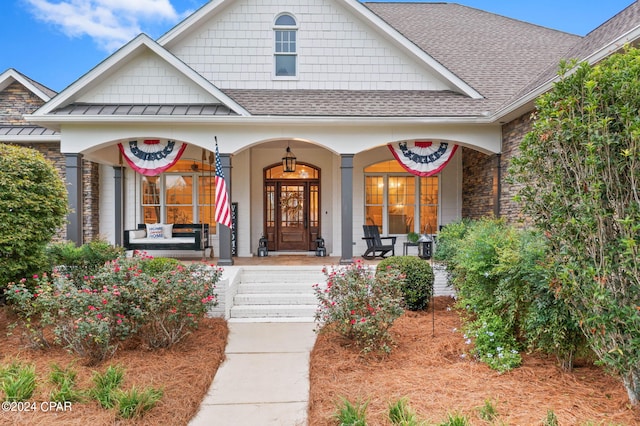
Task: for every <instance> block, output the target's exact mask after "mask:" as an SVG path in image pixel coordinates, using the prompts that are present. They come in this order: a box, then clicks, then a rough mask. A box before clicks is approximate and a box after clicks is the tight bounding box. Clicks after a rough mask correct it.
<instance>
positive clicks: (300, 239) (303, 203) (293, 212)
mask: <svg viewBox="0 0 640 426" xmlns="http://www.w3.org/2000/svg"><path fill="white" fill-rule="evenodd" d="M277 187H278V188H277V191H278V193H277V194H276V197H277V198H276V199H277V200H278V201H279V202H278V209H277V210H278V213H277V216H276V217H277V218H278V227H279V232H277V236H278V242H277V246H278V250H284V251H287V250H309V212H308V210H309V184H308V183H296V184H294V183H289V182H279V183H278V185H277Z"/></svg>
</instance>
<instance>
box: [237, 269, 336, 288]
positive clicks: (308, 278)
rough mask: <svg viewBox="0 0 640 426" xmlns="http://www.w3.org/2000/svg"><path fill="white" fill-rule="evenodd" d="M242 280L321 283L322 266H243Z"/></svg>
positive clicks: (247, 281)
mask: <svg viewBox="0 0 640 426" xmlns="http://www.w3.org/2000/svg"><path fill="white" fill-rule="evenodd" d="M242 281H243V282H246V283H311V284H315V283H323V282H325V281H326V277H325V276H324V274H323V273H322V268H319V267H314V268H308V267H307V268H289V269H282V268H268V269H267V268H245V269H244V270H243V271H242Z"/></svg>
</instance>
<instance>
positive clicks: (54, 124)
mask: <svg viewBox="0 0 640 426" xmlns="http://www.w3.org/2000/svg"><path fill="white" fill-rule="evenodd" d="M25 118H26V119H27V120H28V121H29V122H31V123H34V124H38V125H40V126H44V127H47V128H50V129H54V130H57V131H60V129H61V127H62V125H64V124H99V123H104V124H113V123H120V124H157V123H158V122H161V123H171V124H203V125H208V124H224V125H242V126H246V125H250V124H259V125H276V126H280V125H283V124H292V125H305V124H308V125H317V124H332V125H351V126H353V125H359V124H366V125H368V126H369V125H381V126H386V125H410V124H414V125H415V124H448V123H455V124H492V121H491V120H490V119H489V117H487V116H485V115H479V116H431V117H393V116H391V117H388V116H387V117H380V116H378V117H373V116H372V117H364V116H358V117H349V116H340V117H337V116H272V115H268V116H267V115H260V116H249V117H243V116H213V117H212V116H179V117H176V116H162V115H154V116H152V117H151V116H134V115H131V116H96V115H83V116H56V115H47V116H33V115H27V116H25Z"/></svg>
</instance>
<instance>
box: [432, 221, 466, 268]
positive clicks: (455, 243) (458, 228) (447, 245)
mask: <svg viewBox="0 0 640 426" xmlns="http://www.w3.org/2000/svg"><path fill="white" fill-rule="evenodd" d="M470 223H471V222H470V221H469V220H468V219H463V220H460V221H457V222H452V223H449V224H448V225H446V226H444V227H443V228H442V229H441V230H440V231H439V232H438V244H436V246H435V251H434V253H433V260H437V261H439V262H443V263H444V264H445V265H447V267H448V268H449V269H451V270H453V269H454V266H455V265H454V257H455V254H456V253H457V252H458V248H459V246H460V244H461V242H462V240H463V239H464V237H465V236H466V234H467V231H468V228H469V224H470Z"/></svg>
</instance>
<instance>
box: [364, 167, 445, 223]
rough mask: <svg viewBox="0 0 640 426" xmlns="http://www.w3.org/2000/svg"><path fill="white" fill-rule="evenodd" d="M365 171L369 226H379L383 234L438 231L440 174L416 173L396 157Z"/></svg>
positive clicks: (366, 210) (365, 207) (366, 212)
mask: <svg viewBox="0 0 640 426" xmlns="http://www.w3.org/2000/svg"><path fill="white" fill-rule="evenodd" d="M364 172H365V177H364V179H365V206H364V209H365V224H366V225H377V226H378V228H379V229H380V233H381V234H383V235H406V234H408V233H409V232H417V233H421V234H435V233H437V232H438V200H439V194H438V193H439V176H438V175H435V176H428V177H420V176H414V175H412V174H410V173H407V172H406V171H405V170H404V169H403V168H402V167H401V166H400V165H399V164H398V163H397V161H395V160H390V161H383V162H381V163H376V164H373V165H371V166H369V167H366V168H365V169H364Z"/></svg>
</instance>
